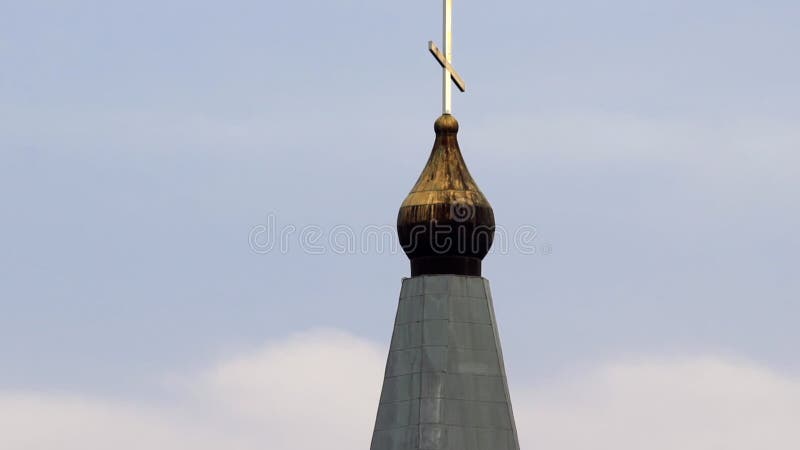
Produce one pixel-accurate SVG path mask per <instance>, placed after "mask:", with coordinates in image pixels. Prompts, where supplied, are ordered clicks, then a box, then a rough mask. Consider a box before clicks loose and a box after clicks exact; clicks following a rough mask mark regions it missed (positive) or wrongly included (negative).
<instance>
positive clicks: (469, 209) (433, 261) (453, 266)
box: [397, 114, 495, 276]
mask: <svg viewBox="0 0 800 450" xmlns="http://www.w3.org/2000/svg"><path fill="white" fill-rule="evenodd" d="M434 130H435V131H436V141H435V142H434V144H433V150H432V151H431V155H430V157H429V158H428V163H427V164H426V165H425V168H424V169H423V170H422V174H420V176H419V179H418V180H417V183H416V184H415V185H414V187H413V188H412V189H411V192H410V193H409V194H408V197H406V199H405V201H404V202H403V204H402V205H401V206H400V212H399V213H398V215H397V235H398V237H399V238H400V245H402V247H403V251H405V253H406V255H407V256H408V258H409V259H410V260H411V276H418V275H435V274H452V275H471V276H480V274H481V261H482V260H483V258H484V257H485V256H486V254H487V253H488V252H489V248H491V246H492V241H493V239H494V230H495V223H494V212H493V211H492V206H491V205H490V204H489V201H488V200H486V197H485V196H484V195H483V193H482V192H481V190H480V189H479V188H478V185H477V184H476V183H475V180H473V179H472V176H471V175H470V174H469V170H468V169H467V165H466V163H464V158H463V157H462V156H461V150H460V149H459V147H458V140H457V134H458V121H457V120H456V119H455V117H453V116H452V115H450V114H444V115H442V116H441V117H439V118H438V119H437V120H436V123H435V124H434Z"/></svg>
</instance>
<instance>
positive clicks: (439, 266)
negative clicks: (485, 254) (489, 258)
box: [411, 256, 481, 277]
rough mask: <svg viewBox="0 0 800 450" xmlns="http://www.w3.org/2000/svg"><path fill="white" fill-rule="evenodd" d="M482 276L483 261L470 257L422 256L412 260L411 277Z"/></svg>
mask: <svg viewBox="0 0 800 450" xmlns="http://www.w3.org/2000/svg"><path fill="white" fill-rule="evenodd" d="M420 275H467V276H473V277H479V276H481V259H480V258H470V257H468V256H421V257H417V258H414V259H412V260H411V276H412V277H416V276H420Z"/></svg>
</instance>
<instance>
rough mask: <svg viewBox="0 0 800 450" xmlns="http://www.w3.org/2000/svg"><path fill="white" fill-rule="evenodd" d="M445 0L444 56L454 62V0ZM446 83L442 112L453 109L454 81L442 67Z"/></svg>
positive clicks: (443, 88)
mask: <svg viewBox="0 0 800 450" xmlns="http://www.w3.org/2000/svg"><path fill="white" fill-rule="evenodd" d="M443 1H444V36H443V42H444V56H445V58H446V59H447V61H449V62H450V63H452V62H453V0H443ZM442 71H443V73H444V76H443V77H444V85H443V86H442V114H450V113H451V112H452V110H453V82H452V81H450V71H449V70H447V68H443V69H442Z"/></svg>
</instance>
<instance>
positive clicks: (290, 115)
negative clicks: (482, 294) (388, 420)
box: [0, 0, 800, 450]
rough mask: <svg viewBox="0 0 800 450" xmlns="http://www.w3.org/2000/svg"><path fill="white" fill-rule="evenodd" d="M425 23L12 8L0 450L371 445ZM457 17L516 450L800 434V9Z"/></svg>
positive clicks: (412, 4)
mask: <svg viewBox="0 0 800 450" xmlns="http://www.w3.org/2000/svg"><path fill="white" fill-rule="evenodd" d="M440 22H441V5H440V3H439V2H438V1H431V0H428V1H418V0H409V1H405V2H399V3H398V2H391V3H390V2H366V1H362V0H343V1H321V0H309V1H307V2H271V1H268V2H263V1H262V2H256V1H239V0H232V1H229V2H224V3H223V2H209V1H206V0H198V1H193V2H188V1H161V2H155V1H150V0H141V1H138V2H116V1H102V2H101V1H87V0H73V1H70V2H63V1H39V0H30V1H25V2H10V1H9V2H5V3H3V4H0V61H1V62H2V64H0V204H1V205H2V208H0V224H2V225H0V423H3V424H10V426H8V428H7V429H6V430H4V431H3V432H0V448H9V449H25V450H28V449H34V450H50V449H59V450H63V449H67V450H70V449H88V450H94V449H98V450H99V449H106V448H109V447H110V446H114V447H115V448H119V449H121V450H129V449H130V450H133V449H137V450H138V449H144V448H171V449H189V448H191V449H201V450H203V449H206V448H208V449H212V448H213V449H217V448H231V449H242V450H248V449H254V448H270V449H275V450H312V449H313V450H317V449H319V448H321V447H322V446H323V445H324V446H325V447H327V448H331V449H332V450H339V449H342V450H344V449H345V448H347V449H351V448H355V447H358V446H360V447H361V448H366V447H367V446H368V445H369V440H370V437H371V432H372V424H373V421H374V415H375V411H376V409H377V400H378V393H379V390H380V383H381V375H382V370H383V365H384V364H385V358H386V352H387V350H388V343H389V339H390V334H391V330H392V323H393V318H394V313H395V308H396V306H397V299H398V295H399V291H400V281H401V279H402V277H404V276H408V274H409V267H408V261H407V258H406V257H405V255H403V254H402V252H401V251H397V248H396V247H394V248H392V247H393V246H392V245H391V244H392V243H393V242H394V241H393V240H392V239H393V237H392V234H391V233H392V227H393V226H394V222H395V219H396V214H397V210H398V208H399V206H400V203H401V202H402V201H403V199H404V198H405V195H406V194H407V193H408V191H409V190H410V189H411V187H412V185H413V184H414V182H415V180H416V178H417V176H418V175H419V172H420V171H421V170H422V167H423V165H424V163H425V161H426V159H427V156H428V153H429V152H430V149H431V146H432V144H433V138H434V135H433V122H434V120H435V119H436V117H437V116H438V114H439V112H440V80H441V76H440V75H441V73H440V71H439V68H438V65H437V63H436V62H435V61H434V59H433V58H432V57H431V56H430V54H429V53H428V52H427V47H426V46H427V41H428V40H431V39H433V40H435V41H439V40H440V39H441V36H440V35H441V30H440V27H441V23H440ZM454 23H455V26H454V28H455V29H454V32H455V45H454V61H453V63H454V65H455V67H456V68H457V69H458V70H459V72H460V74H461V75H462V76H463V77H464V79H465V80H466V82H467V86H468V91H467V93H466V94H460V93H456V94H455V98H454V114H455V116H456V117H457V118H458V120H459V122H460V124H461V131H460V133H459V140H460V144H461V149H462V152H463V154H464V157H465V159H466V161H467V164H468V166H469V168H470V171H471V173H472V175H473V177H474V178H475V180H476V181H477V183H478V184H479V186H480V187H481V189H482V191H483V192H484V194H485V195H486V196H487V198H488V199H489V201H490V202H491V203H492V206H493V207H494V211H495V217H496V219H497V223H498V225H499V226H500V227H501V228H502V230H504V232H505V233H506V234H505V235H506V236H507V238H508V239H507V240H506V241H507V242H508V244H509V245H507V246H502V245H499V244H496V246H495V249H494V250H495V251H494V252H493V253H491V254H490V255H489V256H488V257H487V258H486V259H485V260H484V276H485V277H486V278H488V279H489V280H490V282H491V285H492V292H493V296H494V304H495V308H496V313H497V319H498V322H499V326H500V335H501V339H502V342H503V350H504V354H505V362H506V366H507V371H508V376H509V383H510V387H511V396H512V401H513V403H514V409H515V415H516V416H517V427H518V429H519V430H520V439H521V443H522V445H523V447H526V448H550V449H554V450H557V449H563V450H572V449H587V448H596V449H612V448H613V449H615V450H628V449H631V450H633V449H637V450H638V449H640V448H642V447H644V446H647V447H649V448H652V449H655V450H658V449H662V448H663V449H675V448H683V449H687V450H695V449H696V450H711V449H722V448H724V449H726V450H739V449H742V450H744V449H752V448H771V449H776V450H783V449H787V450H788V449H796V448H798V447H800V429H798V427H797V426H796V423H797V421H798V420H800V358H798V347H799V346H800V327H798V326H797V318H798V317H800V276H798V269H800V261H798V259H799V258H800V257H798V255H799V254H800V237H798V236H797V233H796V230H797V229H798V227H800V209H799V208H798V204H797V199H798V198H800V156H798V154H799V153H800V152H799V151H800V127H798V125H797V124H798V120H800V109H799V108H798V105H799V104H800V62H798V61H800V60H798V58H797V57H796V55H797V52H798V42H800V28H798V27H797V23H800V4H798V3H797V2H791V1H777V0H774V1H762V2H752V1H737V0H732V1H731V0H729V1H725V2H723V1H712V0H694V1H691V2H690V1H681V0H676V1H671V2H657V3H656V2H639V1H632V0H631V1H604V2H600V1H588V0H583V1H578V0H574V1H573V0H565V1H561V2H523V1H510V2H503V3H502V4H497V3H491V2H474V1H466V0H464V1H459V0H456V2H455V18H454ZM371 229H379V230H383V231H385V230H387V229H388V230H389V234H388V238H387V239H388V240H389V241H390V242H386V243H385V244H386V245H384V246H383V248H380V246H379V245H377V243H376V244H375V245H373V244H371V243H370V242H369V241H368V240H366V239H360V237H362V236H363V232H364V230H371ZM343 230H344V231H345V232H344V233H342V232H343ZM347 230H350V231H351V232H352V233H353V236H356V237H357V238H358V239H356V241H357V242H355V244H356V249H355V251H345V252H342V251H339V250H341V248H339V247H341V245H339V244H341V241H339V240H337V239H340V238H341V237H342V236H349V235H348V234H347V232H348V231H347ZM520 230H525V231H531V230H533V233H529V234H528V238H529V239H528V240H527V241H526V245H525V248H524V249H523V248H521V246H520V245H516V244H519V242H517V241H516V240H515V239H514V236H515V235H516V233H517V232H519V231H520ZM273 231H274V232H275V233H273V234H270V233H272V232H273ZM280 233H284V236H285V239H283V240H279V242H278V244H277V245H274V246H272V248H270V245H269V244H270V239H275V238H274V237H271V236H280V235H281V234H280ZM315 236H316V237H315ZM273 243H274V242H273ZM282 243H283V244H285V245H281V244H282ZM394 243H395V244H396V242H394ZM281 247H285V248H281ZM345 247H347V246H345ZM309 429H312V430H317V431H318V432H317V433H307V430H309Z"/></svg>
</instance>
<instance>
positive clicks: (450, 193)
mask: <svg viewBox="0 0 800 450" xmlns="http://www.w3.org/2000/svg"><path fill="white" fill-rule="evenodd" d="M434 130H435V131H436V142H435V143H434V145H433V151H431V155H430V157H429V158H428V163H427V164H426V165H425V168H424V169H423V170H422V174H420V176H419V179H418V180H417V183H416V184H415V185H414V187H413V188H412V189H411V193H410V194H408V197H406V199H405V201H404V202H403V204H402V206H401V208H404V207H407V206H416V205H434V204H452V203H463V204H467V205H473V206H484V207H487V208H491V206H490V205H489V201H488V200H486V197H485V196H484V195H483V193H482V192H481V190H480V188H478V185H477V183H475V180H473V179H472V175H470V173H469V169H467V164H466V163H465V162H464V158H463V157H462V156H461V150H460V148H459V146H458V140H457V133H458V121H457V120H456V119H455V117H453V116H452V115H449V114H446V115H443V116H441V117H439V119H438V120H436V123H435V125H434Z"/></svg>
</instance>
